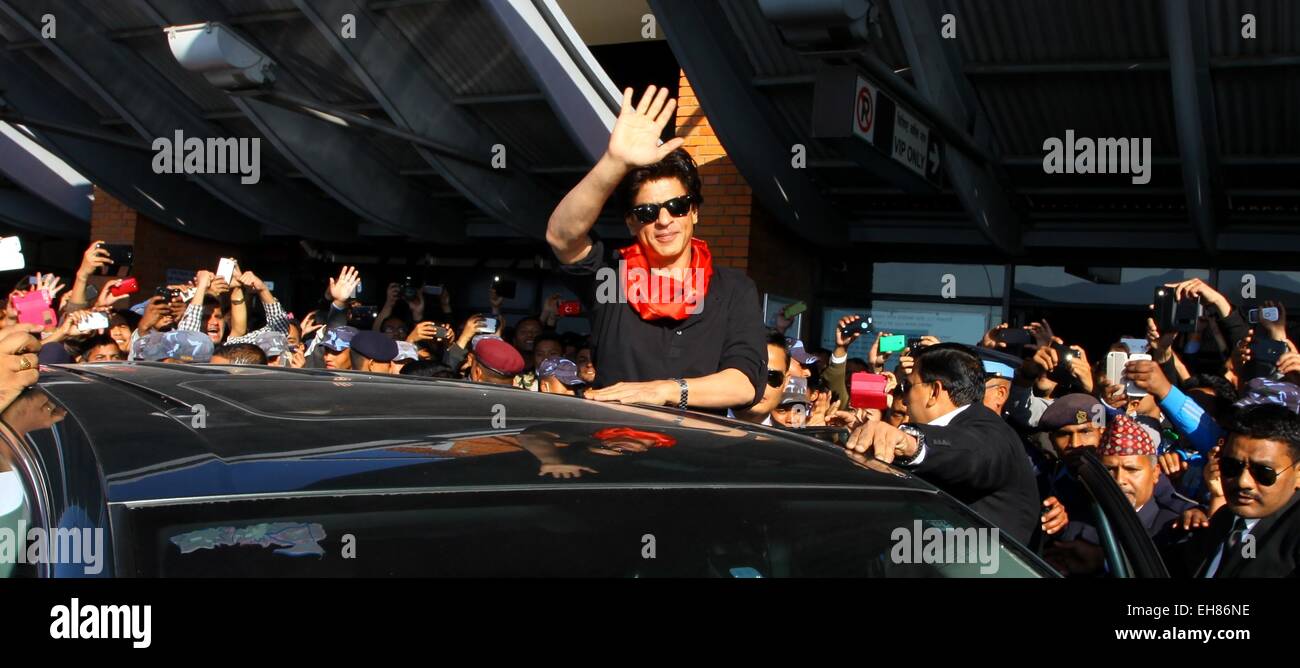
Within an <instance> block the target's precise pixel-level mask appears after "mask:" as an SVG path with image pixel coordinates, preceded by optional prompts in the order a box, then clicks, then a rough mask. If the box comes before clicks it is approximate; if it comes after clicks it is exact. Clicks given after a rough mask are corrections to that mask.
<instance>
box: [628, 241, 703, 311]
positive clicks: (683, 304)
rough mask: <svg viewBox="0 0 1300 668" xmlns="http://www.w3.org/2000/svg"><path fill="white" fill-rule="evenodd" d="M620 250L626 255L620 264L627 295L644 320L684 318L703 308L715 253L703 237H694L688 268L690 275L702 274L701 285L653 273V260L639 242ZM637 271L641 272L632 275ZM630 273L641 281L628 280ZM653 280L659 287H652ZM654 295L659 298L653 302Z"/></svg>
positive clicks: (697, 275) (699, 275)
mask: <svg viewBox="0 0 1300 668" xmlns="http://www.w3.org/2000/svg"><path fill="white" fill-rule="evenodd" d="M619 253H620V255H622V257H623V262H622V264H621V265H620V267H619V271H620V273H621V274H622V275H621V276H619V280H620V281H622V283H623V294H625V295H627V302H628V303H629V304H631V305H632V310H634V311H636V313H637V315H639V316H641V319H642V320H658V319H659V318H671V319H673V320H685V319H686V318H688V317H690V315H691V314H692V313H698V312H699V311H700V310H701V309H702V308H703V307H704V296H705V295H706V294H708V292H709V281H711V280H712V279H713V253H711V252H710V251H709V245H708V244H707V243H705V242H704V241H703V240H701V239H691V266H690V267H689V268H688V269H687V276H688V277H703V278H702V279H700V280H699V286H698V288H697V287H696V281H695V280H690V279H688V280H686V281H679V280H677V279H675V278H672V277H670V276H656V275H654V274H653V273H651V271H650V259H649V258H647V257H646V254H645V249H644V248H642V247H641V244H639V243H638V244H634V245H632V246H628V247H627V248H624V249H622V250H620V251H619ZM634 270H640V271H636V272H635V274H633V271H634ZM631 276H635V277H636V278H637V279H638V280H636V281H631V280H629V277H631ZM651 282H653V283H656V288H653V289H652V288H650V283H651ZM634 283H635V284H634ZM664 288H666V289H664ZM651 298H657V301H651Z"/></svg>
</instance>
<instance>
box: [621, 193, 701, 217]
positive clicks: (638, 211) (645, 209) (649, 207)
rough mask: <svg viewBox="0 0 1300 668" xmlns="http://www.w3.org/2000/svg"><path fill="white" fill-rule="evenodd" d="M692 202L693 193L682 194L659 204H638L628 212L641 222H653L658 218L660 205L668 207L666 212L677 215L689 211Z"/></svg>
mask: <svg viewBox="0 0 1300 668" xmlns="http://www.w3.org/2000/svg"><path fill="white" fill-rule="evenodd" d="M694 203H695V197H694V196H693V195H682V196H681V197H674V198H672V199H670V200H668V201H667V202H662V203H659V204H654V203H651V204H638V205H637V206H634V207H632V209H631V211H630V213H631V214H632V215H634V216H636V219H637V220H639V221H641V222H643V223H653V222H655V221H656V220H658V219H659V208H660V207H663V208H665V209H668V213H669V214H670V215H672V216H673V217H678V216H685V215H686V214H688V213H690V212H691V205H693V204H694Z"/></svg>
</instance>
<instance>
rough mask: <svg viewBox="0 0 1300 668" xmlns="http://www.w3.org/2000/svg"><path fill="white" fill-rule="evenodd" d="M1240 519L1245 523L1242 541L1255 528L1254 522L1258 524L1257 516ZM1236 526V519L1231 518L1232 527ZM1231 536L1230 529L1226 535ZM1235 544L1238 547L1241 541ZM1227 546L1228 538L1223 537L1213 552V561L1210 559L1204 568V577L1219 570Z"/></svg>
mask: <svg viewBox="0 0 1300 668" xmlns="http://www.w3.org/2000/svg"><path fill="white" fill-rule="evenodd" d="M1237 519H1238V520H1242V518H1240V517H1239V518H1237ZM1242 521H1243V523H1244V524H1245V525H1246V530H1245V531H1243V532H1241V540H1242V541H1245V540H1246V536H1249V535H1250V532H1251V531H1253V530H1254V529H1255V525H1256V524H1259V518H1258V517H1256V518H1254V519H1248V520H1242ZM1236 528H1237V520H1233V523H1232V529H1236ZM1231 536H1232V531H1231V530H1230V531H1229V532H1228V537H1231ZM1237 546H1238V547H1240V546H1241V543H1240V542H1238V543H1237ZM1227 548H1228V539H1227V538H1224V539H1223V542H1222V543H1219V551H1218V552H1216V553H1214V561H1211V562H1210V567H1209V568H1207V569H1205V577H1207V578H1212V577H1214V574H1215V573H1217V572H1218V570H1219V562H1220V561H1221V560H1222V559H1223V551H1224V550H1225V549H1227Z"/></svg>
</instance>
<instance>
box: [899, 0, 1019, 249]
mask: <svg viewBox="0 0 1300 668" xmlns="http://www.w3.org/2000/svg"><path fill="white" fill-rule="evenodd" d="M890 9H891V10H892V12H891V13H892V14H893V16H894V22H895V23H896V24H897V27H898V34H899V38H900V39H901V40H902V42H903V47H904V49H905V50H906V52H907V60H908V62H909V63H910V64H911V66H912V75H913V77H914V79H915V82H916V87H917V92H918V94H919V95H920V96H921V97H922V98H924V99H925V100H927V101H928V102H929V103H930V106H931V107H933V108H935V109H938V110H943V111H942V112H939V113H945V112H946V113H948V114H949V116H948V117H947V120H948V122H949V124H951V125H953V126H955V127H958V128H972V129H973V130H974V137H973V138H972V140H973V141H975V142H977V143H978V144H979V145H980V148H983V149H984V150H985V151H987V152H989V153H992V151H993V149H992V146H993V142H992V127H991V125H990V124H989V122H988V118H987V117H986V116H985V115H984V114H983V113H982V112H981V111H980V109H979V107H977V106H973V105H968V104H967V100H973V99H975V97H974V92H973V90H972V89H971V87H970V82H968V81H967V80H966V79H965V77H964V76H962V74H961V69H960V66H959V62H960V61H959V59H958V57H957V54H956V53H954V52H952V51H951V50H950V49H949V47H950V42H948V41H947V40H944V39H943V38H942V37H941V36H940V34H939V31H938V30H937V29H936V28H935V26H937V25H939V20H938V16H937V15H936V14H935V12H934V11H933V7H932V4H931V3H930V2H928V1H927V0H920V1H918V0H912V1H907V0H891V2H890ZM943 163H944V167H945V170H946V172H947V174H948V180H949V181H950V183H951V185H952V189H953V191H954V192H955V193H956V195H957V197H958V199H960V200H961V202H962V205H963V206H965V208H966V211H967V212H968V213H969V214H970V217H971V221H972V222H973V223H974V224H975V227H976V229H978V230H979V231H980V232H981V233H983V234H984V235H985V236H986V237H987V238H988V239H989V240H990V241H991V242H992V243H993V244H994V246H996V247H997V248H998V249H999V250H1001V251H1002V252H1004V253H1009V254H1016V253H1019V252H1020V250H1021V246H1020V235H1021V227H1022V223H1021V220H1020V215H1019V214H1018V213H1017V212H1016V210H1015V209H1014V208H1013V207H1012V206H1011V203H1010V199H1009V197H1008V196H1007V193H1006V191H1005V189H1004V188H1003V187H1002V184H1001V182H1000V179H999V178H998V175H997V174H996V173H995V172H994V170H995V169H997V161H996V159H994V160H989V161H987V162H985V163H981V162H980V161H979V160H977V159H975V157H973V156H972V155H971V154H969V153H968V152H962V151H954V150H947V151H945V152H944V158H943Z"/></svg>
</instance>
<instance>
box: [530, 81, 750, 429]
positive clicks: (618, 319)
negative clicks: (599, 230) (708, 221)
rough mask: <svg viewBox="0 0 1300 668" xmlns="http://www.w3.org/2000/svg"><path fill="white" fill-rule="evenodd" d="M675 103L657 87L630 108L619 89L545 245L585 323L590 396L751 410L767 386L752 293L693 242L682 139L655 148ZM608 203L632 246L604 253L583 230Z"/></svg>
mask: <svg viewBox="0 0 1300 668" xmlns="http://www.w3.org/2000/svg"><path fill="white" fill-rule="evenodd" d="M676 106H677V105H676V101H675V100H670V99H668V91H667V90H657V89H656V88H655V87H654V86H651V87H650V88H649V89H648V90H647V91H646V92H645V94H644V95H643V96H642V97H641V101H640V102H639V103H637V104H636V105H635V106H634V105H633V95H632V89H630V88H629V89H627V90H626V91H624V93H623V106H622V109H621V110H620V112H619V116H618V120H617V121H616V122H615V123H614V130H613V132H612V133H611V135H610V139H609V146H608V147H607V148H606V151H605V154H604V155H603V156H602V157H601V158H600V160H599V161H597V163H596V165H595V166H594V167H593V168H592V170H591V171H590V172H589V173H588V174H587V175H586V176H585V177H584V178H583V179H582V181H581V182H579V183H578V185H577V186H575V187H574V188H573V190H571V191H569V193H568V194H567V195H565V197H564V199H563V200H561V201H560V204H559V206H557V207H556V208H555V211H554V212H553V213H552V214H551V218H550V220H549V222H548V223H547V228H546V241H547V243H549V244H550V245H551V249H552V250H553V251H554V252H555V256H556V258H557V259H558V260H559V261H560V268H559V269H560V272H561V273H562V274H564V275H565V277H566V282H567V283H568V284H569V288H570V289H571V290H573V292H574V293H575V294H577V295H578V296H579V298H580V299H581V300H582V302H583V306H584V308H583V310H584V311H585V312H586V313H587V314H588V317H589V318H590V319H591V333H592V340H593V344H594V345H593V353H594V357H595V363H596V382H595V388H596V389H593V390H591V391H589V392H588V393H587V398H589V399H594V400H596V401H614V402H620V403H649V404H656V405H668V406H676V407H679V408H687V407H690V408H698V409H706V410H708V409H711V410H714V411H717V412H722V411H723V410H725V409H741V408H747V407H749V406H752V405H754V404H756V403H758V402H759V401H761V400H762V399H763V396H764V392H765V388H766V383H764V368H765V365H764V360H765V359H766V358H767V355H765V354H764V352H763V350H764V344H763V325H762V320H761V316H762V309H761V308H760V306H759V301H758V290H757V289H756V288H755V287H754V282H753V281H752V280H750V279H749V277H748V276H746V275H745V273H744V272H743V271H741V270H738V269H734V268H731V267H723V266H717V265H715V264H714V262H713V259H712V258H713V256H712V253H711V252H710V250H709V245H708V244H707V243H705V242H704V240H702V239H698V238H696V237H695V235H694V231H695V226H696V224H698V223H699V215H700V205H701V204H702V203H703V201H704V197H703V195H702V191H703V186H702V182H701V179H700V174H699V169H698V168H697V167H696V165H695V161H694V159H692V158H691V156H690V154H688V153H687V152H686V151H684V150H682V148H681V147H682V145H683V144H684V143H685V142H684V140H682V139H681V138H674V139H672V140H669V141H668V142H666V143H663V144H660V142H659V138H660V135H661V133H662V132H663V130H664V127H666V125H667V123H668V121H669V119H671V118H672V117H673V111H674V109H676ZM611 198H612V199H613V201H614V203H615V206H616V207H617V208H618V211H620V212H621V213H622V214H623V219H624V222H625V223H626V224H627V228H628V231H629V232H631V234H632V237H633V239H634V240H635V243H634V244H632V245H631V246H627V247H625V248H622V249H619V250H617V251H616V252H613V253H608V252H607V251H606V248H605V245H604V244H603V242H601V241H600V240H598V239H593V238H592V237H591V235H590V232H591V228H592V226H593V225H595V223H596V219H597V217H599V216H600V214H601V211H602V210H603V209H604V208H605V205H606V204H607V203H608V202H609V201H610V200H611Z"/></svg>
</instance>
